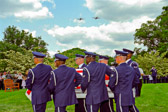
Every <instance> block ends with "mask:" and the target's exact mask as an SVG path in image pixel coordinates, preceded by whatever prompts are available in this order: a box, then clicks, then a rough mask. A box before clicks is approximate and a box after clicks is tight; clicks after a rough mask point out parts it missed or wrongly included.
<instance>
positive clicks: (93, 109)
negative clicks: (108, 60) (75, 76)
mask: <svg viewBox="0 0 168 112" xmlns="http://www.w3.org/2000/svg"><path fill="white" fill-rule="evenodd" d="M84 53H85V58H86V63H87V67H84V68H83V81H82V84H81V89H82V91H83V92H84V91H85V90H87V95H86V105H87V106H86V108H87V112H98V110H99V107H100V105H101V103H102V102H104V101H106V100H108V99H109V98H108V93H107V87H106V84H105V74H107V75H109V76H110V75H111V74H112V73H113V71H112V70H111V69H110V68H109V67H108V66H107V65H105V64H104V63H97V62H96V61H95V60H96V54H94V53H92V52H87V51H85V52H84Z"/></svg>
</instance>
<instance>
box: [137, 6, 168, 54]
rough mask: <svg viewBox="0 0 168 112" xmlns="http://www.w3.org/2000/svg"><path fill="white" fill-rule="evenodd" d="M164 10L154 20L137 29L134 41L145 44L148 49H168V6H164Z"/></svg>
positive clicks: (161, 50) (162, 50) (163, 50)
mask: <svg viewBox="0 0 168 112" xmlns="http://www.w3.org/2000/svg"><path fill="white" fill-rule="evenodd" d="M162 9H163V12H162V14H161V15H160V16H158V17H157V18H156V19H155V20H153V21H148V22H147V23H143V24H142V25H141V28H139V29H136V32H135V34H134V36H135V38H134V43H138V44H143V45H144V46H146V47H147V48H148V51H157V50H158V51H159V52H161V53H163V52H165V51H167V50H168V6H165V7H163V8H162Z"/></svg>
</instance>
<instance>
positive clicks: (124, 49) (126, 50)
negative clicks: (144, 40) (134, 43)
mask: <svg viewBox="0 0 168 112" xmlns="http://www.w3.org/2000/svg"><path fill="white" fill-rule="evenodd" d="M123 51H125V52H128V53H131V54H133V53H134V51H131V50H129V49H126V48H123Z"/></svg>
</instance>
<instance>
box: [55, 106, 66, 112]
mask: <svg viewBox="0 0 168 112" xmlns="http://www.w3.org/2000/svg"><path fill="white" fill-rule="evenodd" d="M55 112H66V106H64V107H55Z"/></svg>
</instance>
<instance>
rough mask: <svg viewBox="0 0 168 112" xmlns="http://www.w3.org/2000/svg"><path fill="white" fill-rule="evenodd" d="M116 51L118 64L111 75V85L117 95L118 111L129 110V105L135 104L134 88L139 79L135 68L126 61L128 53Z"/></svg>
mask: <svg viewBox="0 0 168 112" xmlns="http://www.w3.org/2000/svg"><path fill="white" fill-rule="evenodd" d="M115 52H116V58H115V59H116V63H117V64H118V66H117V67H116V68H114V70H115V74H113V75H111V77H110V82H109V87H110V89H111V90H112V92H114V95H115V102H116V111H117V112H129V107H130V106H132V105H134V104H135V100H134V98H133V91H132V88H133V87H134V86H135V85H136V84H137V83H138V82H139V81H138V78H137V77H136V76H135V71H134V69H133V68H132V67H130V66H129V65H128V64H126V62H125V61H126V56H127V54H128V53H127V52H124V51H118V50H115Z"/></svg>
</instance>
